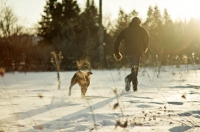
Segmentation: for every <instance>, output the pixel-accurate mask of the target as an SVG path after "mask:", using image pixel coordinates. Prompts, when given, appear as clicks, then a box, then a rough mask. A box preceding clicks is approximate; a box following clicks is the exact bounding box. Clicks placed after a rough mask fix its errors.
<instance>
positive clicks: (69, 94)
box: [68, 86, 72, 96]
mask: <svg viewBox="0 0 200 132" xmlns="http://www.w3.org/2000/svg"><path fill="white" fill-rule="evenodd" d="M71 89H72V86H70V87H69V93H68V96H71Z"/></svg>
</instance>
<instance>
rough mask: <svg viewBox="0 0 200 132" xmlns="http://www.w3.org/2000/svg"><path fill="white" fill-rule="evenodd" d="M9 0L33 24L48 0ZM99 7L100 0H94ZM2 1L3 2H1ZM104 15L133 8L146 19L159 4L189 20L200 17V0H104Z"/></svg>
mask: <svg viewBox="0 0 200 132" xmlns="http://www.w3.org/2000/svg"><path fill="white" fill-rule="evenodd" d="M0 1H7V5H9V6H11V7H12V8H13V10H14V12H15V14H16V15H17V16H19V17H20V19H19V21H20V23H23V24H25V25H26V26H32V25H34V24H36V23H37V22H38V21H39V20H40V19H41V14H42V13H43V9H44V6H45V4H46V0H0ZM58 1H59V0H58ZM60 1H61V0H60ZM77 2H78V4H79V6H80V8H81V9H83V8H84V6H85V2H86V0H77ZM94 2H95V4H96V6H97V7H99V0H94ZM1 3H2V2H1ZM102 5H103V15H104V17H106V18H109V19H110V20H115V19H116V18H117V16H118V12H119V8H122V9H123V10H124V11H125V12H126V13H130V12H131V11H132V10H133V9H135V10H136V11H138V12H139V17H140V18H141V19H142V20H145V18H146V16H147V11H148V7H149V6H152V7H154V6H156V5H157V6H158V7H159V9H160V10H161V13H163V11H164V8H166V9H167V10H168V13H169V15H171V18H172V19H173V20H180V19H181V20H187V21H188V20H189V19H190V18H191V17H193V18H200V14H199V12H200V8H199V5H200V1H199V0H102Z"/></svg>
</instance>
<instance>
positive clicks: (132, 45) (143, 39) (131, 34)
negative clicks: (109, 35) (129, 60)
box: [114, 20, 149, 56]
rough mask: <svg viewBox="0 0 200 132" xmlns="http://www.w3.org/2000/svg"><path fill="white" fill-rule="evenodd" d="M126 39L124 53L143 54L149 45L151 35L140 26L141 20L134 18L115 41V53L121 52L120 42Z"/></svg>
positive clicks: (131, 54) (130, 54)
mask: <svg viewBox="0 0 200 132" xmlns="http://www.w3.org/2000/svg"><path fill="white" fill-rule="evenodd" d="M122 40H124V48H125V49H124V54H125V55H128V56H134V55H138V56H141V55H142V54H143V53H144V52H145V51H146V50H147V49H148V46H149V35H148V33H147V31H146V30H145V29H144V28H143V27H141V26H140V22H139V23H138V22H137V21H134V20H132V21H131V22H130V24H129V26H128V27H127V28H125V29H124V30H122V31H121V32H120V34H119V35H118V36H117V39H116V41H115V46H114V48H115V49H114V50H115V53H119V48H120V43H121V41H122Z"/></svg>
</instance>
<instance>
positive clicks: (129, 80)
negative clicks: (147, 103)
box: [125, 75, 131, 92]
mask: <svg viewBox="0 0 200 132" xmlns="http://www.w3.org/2000/svg"><path fill="white" fill-rule="evenodd" d="M130 88H131V78H130V75H128V76H126V78H125V90H126V91H127V92H128V91H129V90H130Z"/></svg>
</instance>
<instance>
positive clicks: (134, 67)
mask: <svg viewBox="0 0 200 132" xmlns="http://www.w3.org/2000/svg"><path fill="white" fill-rule="evenodd" d="M140 24H141V20H140V19H139V18H138V17H134V18H133V19H132V21H131V22H130V23H129V26H128V27H126V28H125V29H123V30H122V31H121V32H120V34H119V35H118V36H117V38H116V41H115V45H114V57H115V59H116V60H117V61H119V60H121V59H122V55H121V54H120V51H119V49H120V44H121V42H122V41H124V54H125V57H126V58H127V60H128V62H129V64H130V66H131V73H130V74H129V75H127V76H126V78H125V90H126V91H129V90H130V87H131V82H132V85H133V90H134V91H137V84H138V79H137V75H138V69H139V63H140V58H141V56H142V55H143V54H144V53H146V52H147V50H148V47H149V35H148V32H147V31H146V30H145V29H144V28H143V27H141V26H140Z"/></svg>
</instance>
